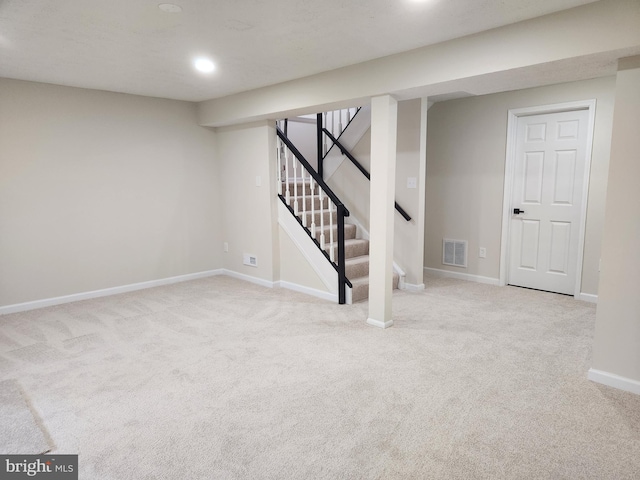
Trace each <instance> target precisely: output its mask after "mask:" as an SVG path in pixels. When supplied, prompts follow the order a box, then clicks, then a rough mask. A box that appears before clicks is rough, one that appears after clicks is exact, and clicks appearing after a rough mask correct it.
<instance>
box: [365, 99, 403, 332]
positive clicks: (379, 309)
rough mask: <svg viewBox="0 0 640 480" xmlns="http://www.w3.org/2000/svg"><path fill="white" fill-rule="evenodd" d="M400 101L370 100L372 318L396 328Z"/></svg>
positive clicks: (370, 311)
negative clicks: (395, 237) (393, 301)
mask: <svg viewBox="0 0 640 480" xmlns="http://www.w3.org/2000/svg"><path fill="white" fill-rule="evenodd" d="M397 121H398V102H397V100H396V99H395V98H393V97H392V96H391V95H381V96H378V97H373V98H372V99H371V193H370V195H371V199H370V208H371V211H370V217H369V218H370V219H371V220H370V227H369V235H370V249H369V318H368V319H367V323H368V324H370V325H374V326H376V327H382V328H387V327H390V326H391V325H393V319H392V313H391V298H392V291H393V290H392V289H393V234H394V202H395V180H396V142H397Z"/></svg>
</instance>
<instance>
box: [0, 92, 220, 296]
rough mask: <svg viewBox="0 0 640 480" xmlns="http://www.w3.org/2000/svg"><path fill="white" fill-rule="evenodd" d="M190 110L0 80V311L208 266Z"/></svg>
mask: <svg viewBox="0 0 640 480" xmlns="http://www.w3.org/2000/svg"><path fill="white" fill-rule="evenodd" d="M218 180H219V178H218V170H217V165H216V159H215V133H214V132H213V131H212V130H210V129H207V128H203V127H199V126H198V125H197V121H196V107H195V105H194V104H192V103H187V102H179V101H170V100H160V99H153V98H148V97H139V96H133V95H123V94H116V93H108V92H101V91H93V90H83V89H78V88H69V87H58V86H53V85H47V84H39V83H32V82H24V81H16V80H8V79H0V306H2V305H12V304H17V303H22V302H28V301H33V300H40V299H46V298H52V297H57V296H64V295H69V294H74V293H81V292H87V291H92V290H98V289H104V288H109V287H115V286H122V285H127V284H131V283H137V282H143V281H149V280H156V279H162V278H167V277H172V276H177V275H183V274H188V273H195V272H201V271H206V270H211V269H215V268H219V267H220V264H221V258H220V253H219V250H218V249H215V248H213V246H214V245H219V244H220V241H221V239H220V223H221V222H220V218H219V205H220V199H219V195H218V193H219V192H218V190H219V187H218Z"/></svg>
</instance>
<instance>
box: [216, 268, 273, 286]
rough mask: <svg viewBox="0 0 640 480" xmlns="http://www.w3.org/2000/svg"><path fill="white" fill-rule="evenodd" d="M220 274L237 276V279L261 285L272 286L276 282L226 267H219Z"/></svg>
mask: <svg viewBox="0 0 640 480" xmlns="http://www.w3.org/2000/svg"><path fill="white" fill-rule="evenodd" d="M220 275H226V276H228V277H231V278H237V279H238V280H244V281H245V282H249V283H255V284H256V285H260V286H261V287H267V288H273V287H275V286H276V284H275V283H276V282H272V281H270V280H265V279H264V278H258V277H252V276H251V275H245V274H244V273H239V272H235V271H233V270H228V269H226V268H223V269H221V273H220Z"/></svg>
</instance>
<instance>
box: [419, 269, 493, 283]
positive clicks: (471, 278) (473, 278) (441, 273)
mask: <svg viewBox="0 0 640 480" xmlns="http://www.w3.org/2000/svg"><path fill="white" fill-rule="evenodd" d="M424 273H427V274H431V275H435V276H437V277H444V278H457V279H458V280H466V281H468V282H476V283H485V284H487V285H496V286H497V285H500V279H499V278H492V277H483V276H481V275H471V274H470V273H459V272H451V271H449V270H441V269H439V268H430V267H424Z"/></svg>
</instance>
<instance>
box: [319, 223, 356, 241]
mask: <svg viewBox="0 0 640 480" xmlns="http://www.w3.org/2000/svg"><path fill="white" fill-rule="evenodd" d="M330 230H331V227H330V226H329V225H325V226H324V229H321V228H320V226H319V225H316V239H317V240H318V241H320V234H321V232H323V231H324V242H325V246H326V245H327V244H328V243H329V238H330V235H329V233H330V232H329V231H330ZM333 238H334V239H337V238H338V227H337V226H335V225H334V226H333ZM352 238H356V226H355V225H351V224H346V225H345V226H344V239H345V240H349V239H352Z"/></svg>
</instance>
